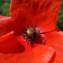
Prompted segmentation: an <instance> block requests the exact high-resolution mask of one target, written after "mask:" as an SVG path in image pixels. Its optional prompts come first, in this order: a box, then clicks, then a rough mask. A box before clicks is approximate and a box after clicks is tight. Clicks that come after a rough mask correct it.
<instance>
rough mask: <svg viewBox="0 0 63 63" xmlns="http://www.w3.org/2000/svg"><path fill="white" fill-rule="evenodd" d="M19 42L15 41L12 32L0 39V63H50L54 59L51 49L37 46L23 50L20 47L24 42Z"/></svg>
mask: <svg viewBox="0 0 63 63" xmlns="http://www.w3.org/2000/svg"><path fill="white" fill-rule="evenodd" d="M20 40H21V39H20ZM20 40H17V37H16V36H15V35H14V32H13V31H12V32H10V33H8V34H6V35H4V36H2V37H0V63H48V62H51V63H52V62H53V60H54V59H55V50H54V49H53V48H51V47H48V46H44V45H38V46H37V47H34V48H30V49H29V48H28V49H29V50H27V49H26V48H25V49H26V50H25V49H24V47H23V46H24V45H22V44H23V43H22V42H24V41H20ZM19 41H20V43H19ZM21 43H22V44H21ZM41 49H42V50H41Z"/></svg>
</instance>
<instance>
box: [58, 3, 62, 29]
mask: <svg viewBox="0 0 63 63" xmlns="http://www.w3.org/2000/svg"><path fill="white" fill-rule="evenodd" d="M57 27H58V28H59V29H61V30H63V2H62V5H61V7H60V11H59V15H58V22H57Z"/></svg>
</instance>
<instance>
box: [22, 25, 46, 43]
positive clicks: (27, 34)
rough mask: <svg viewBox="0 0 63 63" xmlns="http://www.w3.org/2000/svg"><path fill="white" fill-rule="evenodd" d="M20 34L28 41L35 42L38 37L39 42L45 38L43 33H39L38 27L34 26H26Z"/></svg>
mask: <svg viewBox="0 0 63 63" xmlns="http://www.w3.org/2000/svg"><path fill="white" fill-rule="evenodd" d="M22 36H23V38H24V39H25V40H26V41H28V42H30V43H36V42H37V39H40V42H43V43H44V42H45V38H44V36H43V35H41V33H40V30H39V28H38V27H35V26H27V27H25V28H24V29H23V30H22Z"/></svg>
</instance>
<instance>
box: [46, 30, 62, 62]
mask: <svg viewBox="0 0 63 63" xmlns="http://www.w3.org/2000/svg"><path fill="white" fill-rule="evenodd" d="M46 39H47V42H46V45H48V46H51V47H53V48H54V49H55V51H56V58H55V60H54V62H53V63H63V32H61V31H60V32H57V31H55V32H51V33H48V34H46Z"/></svg>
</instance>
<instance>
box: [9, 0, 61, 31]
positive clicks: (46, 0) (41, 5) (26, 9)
mask: <svg viewBox="0 0 63 63" xmlns="http://www.w3.org/2000/svg"><path fill="white" fill-rule="evenodd" d="M60 3H61V0H12V2H11V5H10V10H9V11H10V16H11V17H12V18H13V19H14V20H15V21H16V24H17V25H21V27H22V28H23V27H24V26H26V25H28V24H34V25H37V26H38V27H39V28H41V29H42V30H43V31H51V30H54V29H55V26H56V21H57V16H58V11H59V8H60ZM22 28H21V29H22Z"/></svg>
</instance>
